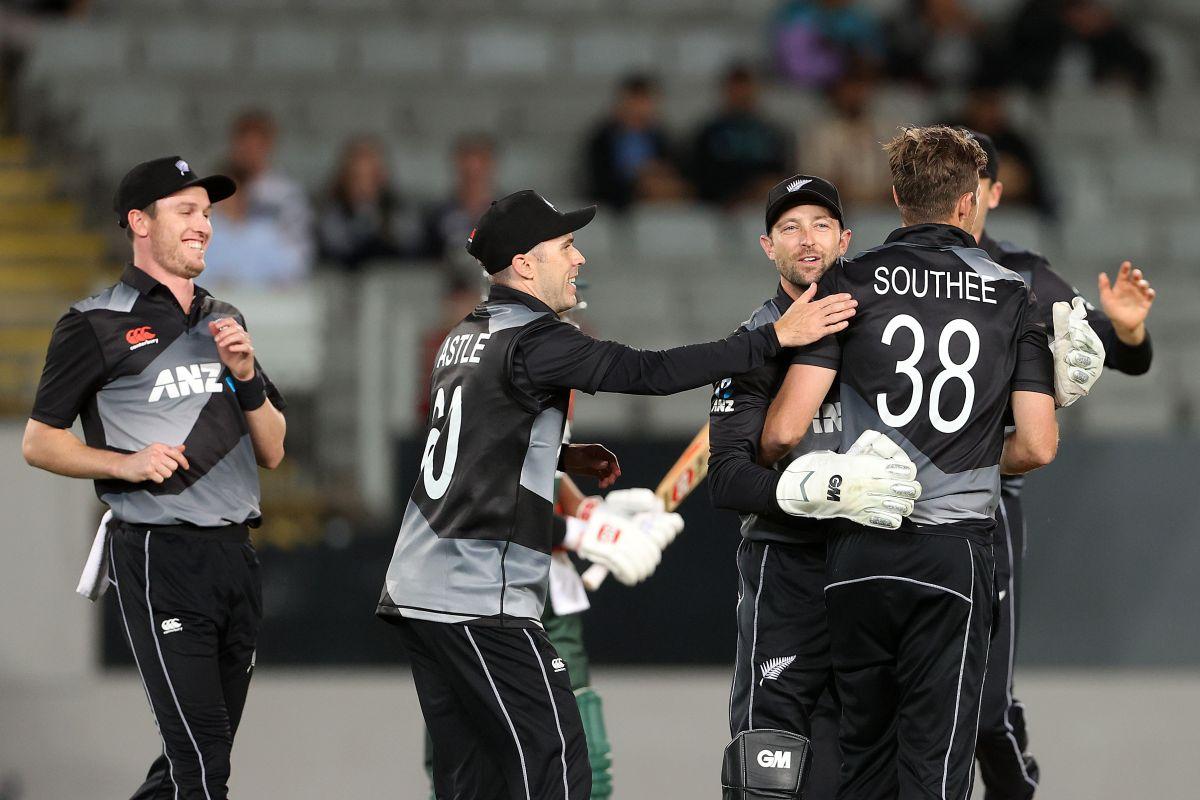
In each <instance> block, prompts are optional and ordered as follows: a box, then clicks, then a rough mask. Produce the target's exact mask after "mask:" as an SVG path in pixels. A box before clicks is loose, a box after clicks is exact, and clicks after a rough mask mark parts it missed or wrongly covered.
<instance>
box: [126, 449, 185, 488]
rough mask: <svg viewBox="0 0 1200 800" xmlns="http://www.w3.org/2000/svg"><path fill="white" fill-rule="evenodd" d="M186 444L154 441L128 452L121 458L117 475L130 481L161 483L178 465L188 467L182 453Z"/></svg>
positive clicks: (173, 472)
mask: <svg viewBox="0 0 1200 800" xmlns="http://www.w3.org/2000/svg"><path fill="white" fill-rule="evenodd" d="M186 446H187V445H182V444H179V445H169V444H160V443H159V442H155V443H154V444H152V445H148V446H146V447H144V448H142V449H141V450H139V451H137V452H136V453H130V454H129V455H127V456H125V457H124V458H123V459H121V461H120V466H119V468H118V474H117V477H118V478H120V479H121V480H123V481H129V482H130V483H141V482H142V481H154V482H155V483H162V482H163V481H165V480H166V479H167V478H169V477H171V476H172V475H174V474H175V470H177V469H179V468H180V467H183V468H184V469H189V466H188V460H187V458H186V457H185V456H184V455H183V450H184V448H185V447H186Z"/></svg>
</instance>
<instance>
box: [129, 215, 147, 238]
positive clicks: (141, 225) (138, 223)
mask: <svg viewBox="0 0 1200 800" xmlns="http://www.w3.org/2000/svg"><path fill="white" fill-rule="evenodd" d="M148 217H149V215H148V214H147V213H146V212H145V211H142V210H141V209H140V208H131V209H129V214H128V215H127V216H126V224H128V225H129V230H130V231H132V232H133V236H134V237H137V236H149V235H150V220H149V219H148Z"/></svg>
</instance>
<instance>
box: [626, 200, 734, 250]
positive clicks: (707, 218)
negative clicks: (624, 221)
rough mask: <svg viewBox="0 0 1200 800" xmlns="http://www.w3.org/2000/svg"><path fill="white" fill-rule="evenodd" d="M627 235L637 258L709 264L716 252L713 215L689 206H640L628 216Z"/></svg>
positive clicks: (717, 226) (716, 222) (717, 222)
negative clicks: (629, 224) (697, 260)
mask: <svg viewBox="0 0 1200 800" xmlns="http://www.w3.org/2000/svg"><path fill="white" fill-rule="evenodd" d="M630 221H631V227H630V230H631V233H632V235H633V242H634V246H635V247H636V248H637V253H638V256H639V257H640V258H642V259H643V260H646V261H650V262H651V263H652V262H653V261H654V259H658V258H671V259H679V258H698V259H705V260H711V259H712V258H713V257H714V256H715V255H716V254H717V253H718V252H719V248H720V238H719V234H720V229H721V226H720V220H719V215H718V214H717V213H716V212H713V211H709V210H707V209H702V208H694V207H692V206H686V205H679V206H668V205H663V206H651V205H647V206H641V207H639V208H636V209H635V210H634V211H633V212H632V214H631V220H630Z"/></svg>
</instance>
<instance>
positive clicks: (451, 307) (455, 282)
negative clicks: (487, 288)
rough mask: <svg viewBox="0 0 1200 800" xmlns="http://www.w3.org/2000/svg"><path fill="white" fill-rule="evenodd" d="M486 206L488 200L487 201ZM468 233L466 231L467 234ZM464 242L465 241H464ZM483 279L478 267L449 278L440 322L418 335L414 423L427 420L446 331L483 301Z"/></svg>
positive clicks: (443, 295) (447, 332) (476, 265)
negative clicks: (418, 385)
mask: <svg viewBox="0 0 1200 800" xmlns="http://www.w3.org/2000/svg"><path fill="white" fill-rule="evenodd" d="M489 203H490V201H489ZM468 233H469V231H468ZM464 241H465V239H464ZM483 293H484V290H483V276H482V273H481V271H480V270H479V264H478V262H476V264H475V275H474V277H473V278H468V277H466V276H464V275H453V276H451V277H450V279H449V281H448V282H447V284H446V288H445V290H444V291H443V292H442V313H441V319H440V320H438V323H437V324H436V325H434V326H433V327H432V328H430V329H429V330H427V331H425V333H423V334H422V335H421V348H420V351H419V352H420V356H419V357H418V358H417V368H418V369H419V370H420V372H419V378H420V380H421V386H422V389H421V391H420V392H419V393H418V394H417V420H419V421H421V422H424V421H425V420H427V419H429V395H430V381H431V380H432V379H433V362H434V361H435V360H436V359H437V354H438V350H439V349H440V348H441V346H442V341H443V340H444V339H445V338H446V336H447V335H448V334H449V333H450V329H451V328H453V327H454V326H455V325H457V324H458V323H460V322H462V320H463V317H465V316H467V314H470V313H471V310H472V309H473V308H475V306H477V305H479V303H480V301H481V300H483Z"/></svg>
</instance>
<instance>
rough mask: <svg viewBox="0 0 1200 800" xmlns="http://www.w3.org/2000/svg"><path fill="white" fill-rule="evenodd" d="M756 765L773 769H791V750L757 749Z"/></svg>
mask: <svg viewBox="0 0 1200 800" xmlns="http://www.w3.org/2000/svg"><path fill="white" fill-rule="evenodd" d="M758 765H759V766H760V767H772V768H774V769H791V768H792V751H791V750H759V751H758Z"/></svg>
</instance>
